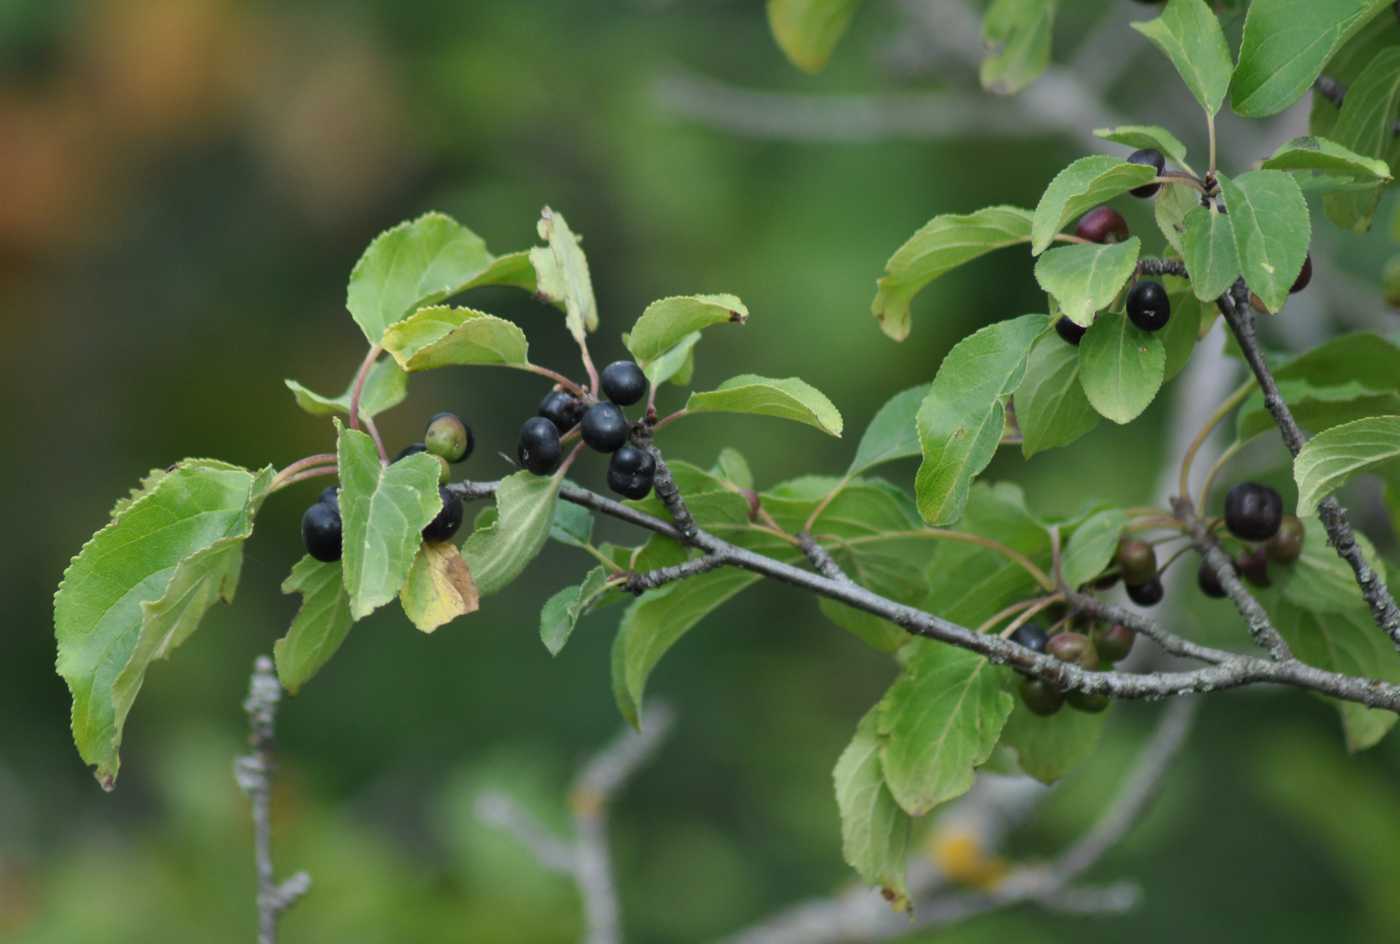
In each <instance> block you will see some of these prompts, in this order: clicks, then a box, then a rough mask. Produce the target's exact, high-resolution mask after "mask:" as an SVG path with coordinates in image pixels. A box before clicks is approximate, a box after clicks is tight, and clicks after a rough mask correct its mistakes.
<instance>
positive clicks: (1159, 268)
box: [1137, 259, 1187, 279]
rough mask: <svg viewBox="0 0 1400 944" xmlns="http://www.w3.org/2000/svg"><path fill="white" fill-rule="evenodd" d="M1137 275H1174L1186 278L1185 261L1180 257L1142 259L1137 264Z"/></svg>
mask: <svg viewBox="0 0 1400 944" xmlns="http://www.w3.org/2000/svg"><path fill="white" fill-rule="evenodd" d="M1137 274H1138V275H1174V276H1176V277H1178V278H1182V279H1184V278H1186V277H1187V275H1186V263H1184V262H1182V261H1181V260H1180V259H1142V260H1139V261H1138V264H1137Z"/></svg>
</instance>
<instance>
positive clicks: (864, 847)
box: [832, 708, 911, 911]
mask: <svg viewBox="0 0 1400 944" xmlns="http://www.w3.org/2000/svg"><path fill="white" fill-rule="evenodd" d="M878 721H879V719H878V709H876V708H872V709H871V710H870V711H868V712H866V714H865V717H864V718H862V719H861V720H860V724H859V725H857V726H856V733H855V737H853V738H851V743H850V744H848V745H847V746H846V749H845V750H844V751H842V752H841V757H840V758H839V759H838V760H837V761H836V769H835V771H833V773H832V778H833V779H834V780H835V781H836V806H837V808H838V809H839V810H840V811H841V854H842V855H843V856H844V857H845V859H846V863H847V864H848V865H850V866H851V868H853V869H855V870H856V872H857V873H858V874H859V875H860V877H861V878H862V879H863V880H864V881H866V882H868V883H870V884H871V885H876V886H879V887H880V888H881V889H882V890H883V891H884V894H885V898H886V899H887V900H889V901H890V902H891V903H892V905H893V906H894V908H895V909H896V910H898V911H903V910H905V909H906V908H907V907H908V903H909V890H908V888H907V887H906V885H905V882H904V873H905V865H906V861H907V859H908V854H909V833H910V825H911V824H910V821H909V815H908V814H907V813H905V812H904V811H903V810H902V809H900V808H899V804H898V803H896V802H895V799H894V795H893V794H892V793H890V790H889V787H887V786H886V785H885V777H884V773H883V772H882V770H881V767H880V737H879V732H878V730H877V729H878Z"/></svg>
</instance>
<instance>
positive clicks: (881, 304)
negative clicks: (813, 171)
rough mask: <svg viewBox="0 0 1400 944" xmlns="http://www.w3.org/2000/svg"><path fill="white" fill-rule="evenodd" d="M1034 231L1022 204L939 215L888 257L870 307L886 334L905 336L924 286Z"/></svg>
mask: <svg viewBox="0 0 1400 944" xmlns="http://www.w3.org/2000/svg"><path fill="white" fill-rule="evenodd" d="M1030 237H1031V214H1030V211H1028V210H1023V209H1021V208H1020V207H1010V206H996V207H987V208H986V209H982V210H978V211H977V212H976V213H968V214H943V215H941V216H935V217H934V218H933V219H932V220H929V222H927V223H925V224H924V226H923V227H922V228H921V229H920V230H919V231H918V232H916V233H915V234H914V235H913V236H911V237H909V239H908V240H907V241H906V242H905V243H904V245H903V246H900V247H899V249H898V250H896V251H895V254H894V255H893V256H891V257H890V261H889V262H887V263H885V274H884V275H882V276H881V277H880V279H879V281H878V282H877V283H876V288H877V291H876V293H875V301H874V302H872V303H871V306H870V312H871V314H873V315H874V316H875V318H876V320H878V321H879V322H880V328H881V330H883V331H884V332H885V334H887V335H889V336H890V337H892V338H894V339H895V340H896V341H903V340H904V339H905V338H906V337H908V336H909V305H910V303H911V302H912V301H913V300H914V296H915V295H917V294H919V292H921V291H923V289H924V287H925V286H927V285H928V284H929V283H930V282H932V281H934V280H935V279H937V278H939V277H941V276H943V275H946V274H947V273H948V272H951V271H952V270H953V269H956V268H957V267H958V266H960V265H964V264H965V263H968V262H971V261H972V260H974V259H976V258H978V257H979V256H984V255H986V254H987V253H989V252H991V251H993V250H995V249H1002V248H1005V247H1007V246H1014V245H1016V244H1017V243H1024V242H1027V241H1029V240H1030Z"/></svg>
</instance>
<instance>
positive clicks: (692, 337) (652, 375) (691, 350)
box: [623, 331, 700, 387]
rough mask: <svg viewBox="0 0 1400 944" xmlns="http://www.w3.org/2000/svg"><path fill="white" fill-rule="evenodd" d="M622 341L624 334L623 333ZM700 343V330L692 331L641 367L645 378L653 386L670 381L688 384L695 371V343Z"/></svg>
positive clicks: (680, 384)
mask: <svg viewBox="0 0 1400 944" xmlns="http://www.w3.org/2000/svg"><path fill="white" fill-rule="evenodd" d="M623 339H624V341H625V340H626V336H625V335H624V338H623ZM699 343H700V332H699V331H692V332H691V333H690V334H687V335H686V336H685V337H683V338H681V339H680V341H678V342H676V346H675V347H673V348H671V349H670V350H669V351H667V352H666V353H665V354H662V355H661V356H660V357H658V358H657V359H656V360H654V361H651V362H650V363H648V364H647V366H646V367H644V368H643V369H642V373H644V374H646V376H647V380H648V381H649V382H650V383H651V385H652V386H653V387H659V386H661V385H662V384H664V383H667V382H670V383H673V384H676V385H677V386H680V387H684V386H687V385H689V383H690V378H691V375H692V374H693V373H694V372H695V345H697V344H699Z"/></svg>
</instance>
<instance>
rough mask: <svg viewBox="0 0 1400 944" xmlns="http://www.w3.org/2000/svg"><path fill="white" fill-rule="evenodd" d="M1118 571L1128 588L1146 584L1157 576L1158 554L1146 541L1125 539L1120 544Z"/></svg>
mask: <svg viewBox="0 0 1400 944" xmlns="http://www.w3.org/2000/svg"><path fill="white" fill-rule="evenodd" d="M1118 569H1119V571H1120V572H1122V574H1123V582H1124V583H1125V584H1127V585H1128V586H1130V587H1136V586H1140V585H1142V584H1145V583H1147V582H1148V581H1150V580H1152V578H1154V577H1156V576H1157V552H1156V551H1155V550H1153V549H1152V545H1151V544H1148V543H1147V542H1146V541H1139V540H1137V539H1135V538H1123V539H1122V540H1120V541H1119V542H1118Z"/></svg>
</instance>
